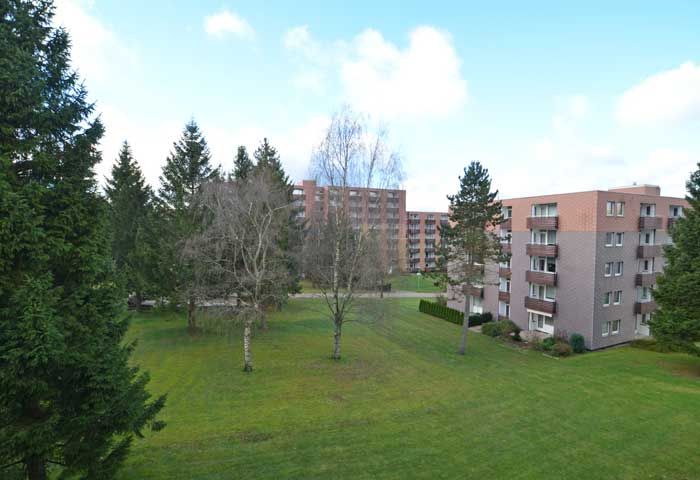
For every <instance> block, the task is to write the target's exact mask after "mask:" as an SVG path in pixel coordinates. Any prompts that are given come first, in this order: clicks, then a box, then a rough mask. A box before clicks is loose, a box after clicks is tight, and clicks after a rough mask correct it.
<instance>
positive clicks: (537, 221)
mask: <svg viewBox="0 0 700 480" xmlns="http://www.w3.org/2000/svg"><path fill="white" fill-rule="evenodd" d="M527 228H528V230H534V229H537V230H556V229H557V228H559V217H527Z"/></svg>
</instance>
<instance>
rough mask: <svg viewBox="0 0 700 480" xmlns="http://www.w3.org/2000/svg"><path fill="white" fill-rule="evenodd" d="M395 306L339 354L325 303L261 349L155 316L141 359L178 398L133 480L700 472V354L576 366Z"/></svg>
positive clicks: (278, 330)
mask: <svg viewBox="0 0 700 480" xmlns="http://www.w3.org/2000/svg"><path fill="white" fill-rule="evenodd" d="M386 301H387V302H393V304H392V307H393V308H392V312H393V313H392V314H391V315H389V316H388V317H386V318H384V319H383V320H379V321H376V322H357V323H351V324H348V325H347V326H346V328H345V330H344V345H343V346H344V357H343V360H342V361H341V362H340V363H333V362H331V361H330V360H329V359H328V355H329V353H330V349H331V325H330V323H329V322H328V321H327V320H326V319H325V318H324V316H323V315H324V311H323V310H322V308H321V303H320V301H319V300H294V301H292V302H291V303H290V304H289V305H288V306H287V307H286V309H285V310H284V311H283V312H281V313H278V314H275V316H273V318H272V319H271V330H270V331H268V332H266V333H262V334H258V335H257V336H256V338H255V340H254V343H253V348H254V360H255V369H256V370H255V372H254V373H253V374H251V375H246V374H244V373H243V372H242V371H241V366H242V358H241V357H242V355H241V351H240V350H241V348H240V338H239V337H236V338H223V337H215V336H201V337H199V338H190V337H189V336H188V335H187V333H186V331H185V320H184V319H183V318H176V317H162V316H156V315H143V316H140V317H138V318H136V319H135V320H134V322H133V325H132V328H131V331H130V335H131V337H132V338H137V339H138V340H139V343H138V347H137V349H136V352H135V355H134V360H135V361H136V362H138V363H140V364H141V365H142V366H143V367H145V368H146V369H148V370H149V371H150V373H151V377H152V380H151V384H150V387H151V390H152V391H154V392H157V393H161V392H167V393H168V403H167V406H166V408H165V410H164V412H163V418H164V420H166V421H167V423H168V425H167V427H166V428H165V430H163V431H161V432H158V433H155V434H148V435H147V438H146V439H145V440H139V441H136V442H135V443H134V447H133V451H132V454H131V456H130V458H129V460H128V461H127V464H126V466H125V467H124V468H123V469H122V471H121V473H120V478H122V479H133V478H139V479H140V478H167V479H190V478H197V479H230V478H248V479H265V478H269V479H280V478H300V479H309V478H324V479H325V478H332V479H340V478H348V479H358V478H367V479H373V478H392V479H405V478H429V479H435V478H474V479H493V478H499V479H500V478H508V479H565V478H566V479H569V478H571V479H577V478H587V479H635V480H637V479H661V478H663V479H696V478H698V477H700V455H698V446H699V445H700V428H699V425H700V359H696V358H691V357H688V356H684V355H677V354H674V355H663V354H658V353H653V352H648V351H643V350H635V349H631V348H618V349H612V350H608V351H604V352H598V353H588V354H585V355H580V356H577V357H574V358H569V359H565V360H556V359H552V358H547V357H544V356H543V355H541V354H538V353H536V352H530V351H525V352H524V351H520V350H516V349H513V348H511V347H509V346H507V345H504V344H502V343H500V342H499V341H497V340H494V339H491V338H487V337H485V336H482V335H479V334H470V337H469V347H468V354H467V355H466V356H465V357H460V356H458V355H456V354H455V353H454V351H455V347H456V345H457V341H458V335H459V327H458V326H456V325H452V324H450V323H447V322H444V321H441V320H439V319H436V318H433V317H429V316H427V315H423V314H420V313H418V312H417V311H416V310H417V300H413V299H410V300H402V301H397V300H386Z"/></svg>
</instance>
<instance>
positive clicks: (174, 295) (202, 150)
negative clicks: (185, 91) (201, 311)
mask: <svg viewBox="0 0 700 480" xmlns="http://www.w3.org/2000/svg"><path fill="white" fill-rule="evenodd" d="M219 179H221V173H220V168H218V167H217V168H213V167H212V166H211V153H210V152H209V147H208V146H207V142H206V139H205V138H204V135H203V134H202V132H201V131H200V130H199V127H198V126H197V124H196V123H195V121H194V120H191V121H190V122H188V123H187V124H186V125H185V128H184V130H183V132H182V136H181V137H180V139H179V140H178V141H176V142H174V143H173V149H172V152H171V153H170V155H169V156H168V158H167V161H166V164H165V166H164V167H163V173H162V175H161V177H160V183H161V187H160V189H159V192H158V193H159V195H158V196H159V213H160V215H161V216H162V217H163V218H164V220H165V223H164V225H165V229H164V232H163V237H162V241H163V244H162V248H161V252H160V257H161V268H160V270H161V271H162V272H163V273H164V279H163V285H164V291H163V294H164V295H165V296H167V297H169V298H170V300H171V302H173V303H178V302H180V301H183V302H186V303H187V326H188V328H189V329H190V331H191V332H194V331H195V330H196V329H197V322H196V316H195V309H196V298H195V294H194V292H193V291H192V288H191V287H192V281H193V269H192V267H191V265H189V264H188V262H187V260H186V257H185V256H184V255H183V254H182V249H183V248H184V246H185V243H186V242H187V240H188V239H189V238H191V237H192V236H193V235H195V234H196V233H197V231H198V229H199V227H200V222H199V216H198V212H197V208H196V195H197V193H198V192H199V190H200V186H201V185H202V184H203V183H204V182H209V181H214V180H219Z"/></svg>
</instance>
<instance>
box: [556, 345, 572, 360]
mask: <svg viewBox="0 0 700 480" xmlns="http://www.w3.org/2000/svg"><path fill="white" fill-rule="evenodd" d="M572 351H573V350H572V349H571V345H569V344H568V343H564V342H556V343H555V344H554V346H553V347H552V353H553V354H554V355H556V356H557V357H568V356H569V355H571V352H572Z"/></svg>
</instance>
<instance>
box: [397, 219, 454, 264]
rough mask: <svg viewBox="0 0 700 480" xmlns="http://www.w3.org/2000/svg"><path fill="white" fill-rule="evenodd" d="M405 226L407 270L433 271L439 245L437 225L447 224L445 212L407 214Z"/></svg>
mask: <svg viewBox="0 0 700 480" xmlns="http://www.w3.org/2000/svg"><path fill="white" fill-rule="evenodd" d="M407 218H408V224H407V226H406V245H407V250H408V251H407V260H408V262H407V270H408V271H409V272H420V271H425V270H433V269H435V267H436V266H437V265H436V255H437V246H438V245H439V244H440V229H439V225H446V224H447V223H448V222H449V219H448V216H447V213H446V212H407Z"/></svg>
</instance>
